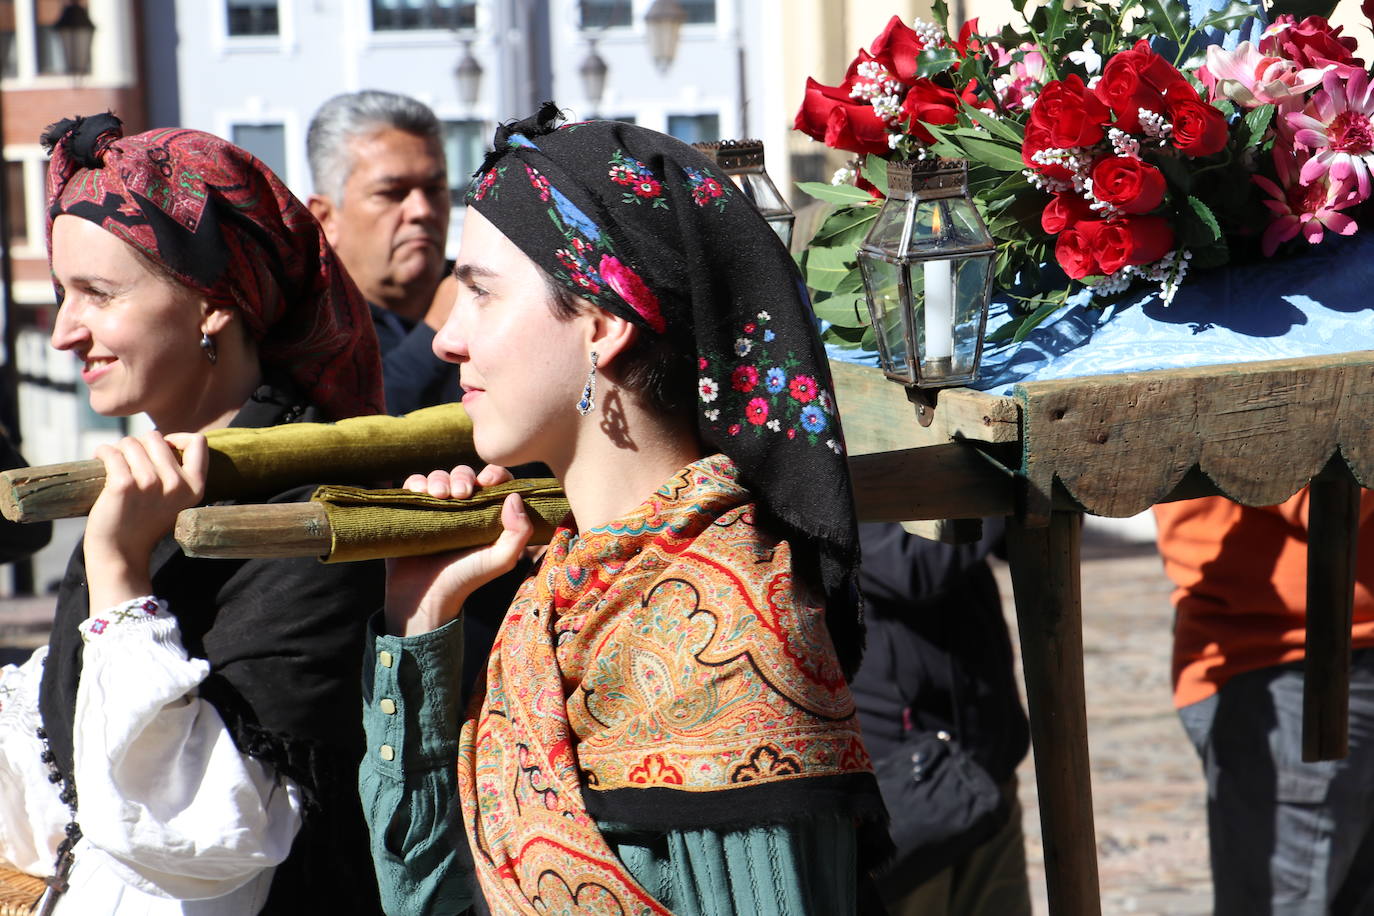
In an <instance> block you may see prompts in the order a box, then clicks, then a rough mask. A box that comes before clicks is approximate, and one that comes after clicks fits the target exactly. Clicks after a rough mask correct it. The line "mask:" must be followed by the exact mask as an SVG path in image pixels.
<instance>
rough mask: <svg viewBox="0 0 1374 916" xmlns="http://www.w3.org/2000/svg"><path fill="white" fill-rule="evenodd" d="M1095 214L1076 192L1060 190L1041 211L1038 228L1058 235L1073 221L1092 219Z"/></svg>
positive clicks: (1073, 222)
mask: <svg viewBox="0 0 1374 916" xmlns="http://www.w3.org/2000/svg"><path fill="white" fill-rule="evenodd" d="M1096 215H1097V214H1096V213H1094V212H1093V210H1092V207H1090V206H1088V202H1087V201H1086V200H1084V199H1083V198H1081V197H1079V196H1078V195H1077V194H1073V193H1066V192H1064V191H1060V192H1059V193H1057V194H1055V195H1054V199H1053V200H1051V201H1050V202H1049V203H1047V204H1046V205H1045V209H1044V211H1042V212H1041V214H1040V228H1042V229H1044V230H1045V231H1046V232H1048V233H1049V234H1050V235H1058V234H1059V233H1061V232H1063V231H1064V230H1065V229H1068V228H1069V227H1070V226H1073V225H1074V224H1075V223H1079V222H1082V221H1083V220H1085V219H1092V218H1093V217H1095V216H1096Z"/></svg>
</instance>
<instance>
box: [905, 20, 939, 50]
mask: <svg viewBox="0 0 1374 916" xmlns="http://www.w3.org/2000/svg"><path fill="white" fill-rule="evenodd" d="M911 30H912V31H913V32H915V33H916V37H917V38H919V39H921V43H922V44H924V45H925V46H926V47H927V48H933V47H935V46H936V45H938V44H940V42H942V41H944V40H945V30H944V29H943V28H941V27H940V26H939V25H937V24H935V23H933V22H926V21H925V20H924V19H913V20H912V21H911Z"/></svg>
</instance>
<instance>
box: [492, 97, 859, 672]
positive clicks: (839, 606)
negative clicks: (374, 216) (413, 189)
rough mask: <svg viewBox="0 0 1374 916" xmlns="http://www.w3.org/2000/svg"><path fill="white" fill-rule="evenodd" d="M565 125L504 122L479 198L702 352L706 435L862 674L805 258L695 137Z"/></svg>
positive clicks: (551, 112) (839, 447)
mask: <svg viewBox="0 0 1374 916" xmlns="http://www.w3.org/2000/svg"><path fill="white" fill-rule="evenodd" d="M559 120H561V115H560V113H559V111H558V107H557V106H556V105H554V104H553V103H552V102H546V103H544V105H543V107H541V108H540V110H539V112H538V114H536V115H534V116H533V117H530V118H527V119H525V120H524V121H517V122H512V123H509V124H505V125H502V126H501V127H498V128H497V130H496V139H495V144H494V146H495V148H494V149H493V150H492V151H491V152H490V153H489V154H488V155H487V159H486V161H485V162H484V163H483V164H482V167H481V168H480V169H478V171H477V173H476V174H475V175H474V176H473V184H472V187H471V189H470V190H469V191H468V195H467V199H468V204H469V205H470V206H472V207H475V208H476V209H477V210H478V211H479V212H481V214H482V215H483V216H484V217H486V218H487V219H488V220H490V221H491V222H492V223H493V224H494V225H495V226H496V228H497V229H499V230H501V232H502V233H503V234H504V235H505V236H506V237H507V238H508V239H510V240H511V241H512V242H513V243H514V244H515V245H516V246H517V247H518V248H520V250H521V251H523V252H524V253H525V254H526V255H528V256H529V257H530V259H531V260H533V261H534V262H535V263H536V264H538V265H539V266H540V267H541V268H543V269H544V270H545V271H546V272H548V274H549V275H550V276H552V277H554V278H555V279H556V280H557V281H558V282H560V283H562V284H563V285H565V286H566V287H567V288H568V289H570V290H572V291H573V292H574V293H576V294H577V295H579V296H581V297H583V298H585V299H587V300H588V301H590V302H592V303H594V304H596V305H598V306H600V307H601V308H604V309H606V310H607V311H609V312H612V313H614V314H616V315H620V316H621V317H623V318H625V319H627V320H629V321H632V322H634V323H635V324H636V325H638V326H639V327H641V328H644V329H645V330H647V331H649V332H651V333H654V334H666V335H669V336H670V338H671V339H673V340H680V341H682V346H683V347H684V348H688V349H689V352H691V353H693V354H695V356H696V358H697V364H698V366H699V368H700V378H699V380H698V399H697V426H698V429H699V431H700V434H701V438H702V440H703V441H704V442H705V443H706V444H707V445H708V446H709V447H710V448H711V449H713V450H715V451H720V452H724V453H725V454H726V455H728V456H729V457H730V458H731V459H732V460H733V461H734V462H735V464H736V466H737V467H738V468H739V470H740V477H741V480H742V482H743V483H744V484H745V486H747V487H748V488H749V489H750V491H751V492H753V493H754V494H755V495H756V496H757V497H758V498H759V502H760V504H761V506H762V508H763V509H764V510H766V511H767V513H769V515H770V516H771V519H770V520H771V521H773V522H774V523H775V524H776V525H778V526H780V527H781V529H782V530H781V531H780V532H778V533H779V534H781V535H783V536H785V537H787V539H788V540H789V541H790V542H791V544H792V547H793V550H794V551H796V552H797V556H798V563H797V567H798V569H801V570H803V571H806V573H807V574H808V575H810V574H811V570H816V571H818V575H815V576H814V579H815V583H814V584H815V585H817V586H818V587H820V588H821V589H822V590H823V591H824V593H825V597H826V600H827V622H828V624H829V627H830V631H831V637H832V639H833V640H834V642H835V648H836V650H837V652H838V653H839V658H840V661H841V663H842V664H843V666H844V668H845V671H846V672H847V673H852V672H853V670H854V668H856V667H857V665H858V659H859V654H860V650H861V647H862V623H861V620H860V616H859V612H858V599H857V592H856V591H855V588H854V584H853V583H854V573H855V569H856V567H857V565H858V536H857V533H856V529H855V521H854V502H853V495H852V493H851V489H850V482H849V467H848V464H847V462H846V459H845V450H844V437H843V435H842V434H841V431H840V418H839V414H838V413H837V411H836V409H835V400H834V395H833V393H832V391H833V388H832V384H831V380H830V370H829V366H828V363H827V362H826V357H825V351H824V349H823V348H822V346H821V343H820V338H819V336H818V335H817V333H816V325H815V318H814V316H813V314H812V312H811V306H810V300H809V298H808V296H807V293H806V286H805V285H804V283H803V282H802V279H801V275H800V273H799V272H798V270H797V268H796V265H795V264H794V263H793V261H792V258H791V256H790V255H789V254H788V252H787V249H786V248H785V247H784V246H783V244H782V242H781V241H780V240H779V239H778V236H777V235H776V234H775V233H774V232H773V230H772V229H771V228H770V227H769V225H768V223H767V222H765V221H764V219H763V217H762V216H760V215H759V212H758V211H757V210H756V209H755V207H754V205H753V204H752V203H751V202H750V201H749V200H748V199H747V198H746V197H745V196H744V195H743V193H741V192H739V191H738V190H737V189H736V188H735V185H734V184H733V183H732V182H731V181H730V179H729V178H728V177H727V176H726V175H725V174H724V173H723V172H721V171H720V170H719V169H718V168H717V167H716V165H715V163H714V162H712V161H711V160H710V159H709V158H707V157H706V156H705V155H703V154H702V153H700V152H699V151H697V150H695V149H693V148H692V147H691V146H688V145H687V144H686V143H683V142H681V141H680V140H676V139H674V138H672V137H668V136H665V135H664V134H660V133H658V132H656V131H652V130H648V129H646V128H643V127H637V126H635V125H633V124H625V123H622V122H619V121H587V122H583V123H577V124H567V125H564V126H562V127H558V126H556V125H557V122H558V121H559ZM574 396H575V392H574V393H572V394H570V403H571V400H572V399H573V398H574ZM570 409H571V408H570ZM812 560H814V562H810V561H812Z"/></svg>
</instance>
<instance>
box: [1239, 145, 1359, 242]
mask: <svg viewBox="0 0 1374 916" xmlns="http://www.w3.org/2000/svg"><path fill="white" fill-rule="evenodd" d="M1298 162H1299V160H1298V158H1297V154H1296V153H1295V152H1294V151H1293V150H1289V149H1283V148H1281V147H1280V146H1277V145H1276V146H1275V147H1274V169H1275V170H1276V171H1277V172H1278V176H1279V182H1280V183H1279V184H1275V183H1274V182H1272V181H1270V180H1269V179H1268V178H1265V177H1264V176H1263V175H1255V176H1254V180H1255V184H1257V185H1259V186H1260V187H1261V188H1262V189H1263V190H1264V191H1265V192H1266V193H1268V194H1269V195H1270V196H1271V197H1273V200H1266V201H1265V202H1264V205H1265V206H1266V207H1268V208H1269V209H1270V210H1271V211H1272V212H1273V214H1274V215H1273V217H1272V218H1271V219H1270V221H1269V225H1268V226H1267V227H1266V228H1265V230H1264V236H1263V238H1261V239H1260V248H1261V250H1263V252H1264V255H1265V257H1272V256H1273V254H1274V252H1275V251H1276V250H1278V247H1279V246H1280V245H1282V244H1283V243H1284V242H1286V241H1288V240H1289V239H1291V238H1293V237H1295V236H1296V235H1297V234H1298V233H1299V232H1301V233H1302V235H1303V238H1305V239H1307V241H1308V242H1309V243H1310V244H1313V245H1315V244H1317V243H1318V242H1320V241H1321V240H1322V238H1323V236H1324V235H1325V230H1327V229H1330V230H1331V231H1332V232H1335V233H1338V234H1340V235H1352V234H1354V232H1355V230H1356V229H1358V228H1359V227H1358V226H1357V225H1356V224H1355V221H1354V220H1353V219H1351V218H1350V217H1348V216H1346V215H1345V214H1344V213H1340V212H1338V211H1340V210H1344V209H1345V208H1346V207H1349V206H1351V205H1353V204H1355V203H1356V202H1357V200H1356V198H1355V197H1354V196H1353V195H1352V194H1351V193H1350V185H1349V183H1348V182H1339V181H1332V180H1331V179H1330V176H1329V175H1323V176H1321V177H1320V178H1318V179H1317V180H1316V181H1314V182H1312V183H1311V184H1307V185H1303V184H1300V183H1299V182H1298V181H1297V180H1296V178H1297V173H1298V168H1297V165H1298Z"/></svg>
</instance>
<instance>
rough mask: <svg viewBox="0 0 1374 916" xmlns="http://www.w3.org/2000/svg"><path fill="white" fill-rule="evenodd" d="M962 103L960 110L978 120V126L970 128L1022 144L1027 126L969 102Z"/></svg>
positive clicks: (1018, 144)
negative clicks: (996, 115)
mask: <svg viewBox="0 0 1374 916" xmlns="http://www.w3.org/2000/svg"><path fill="white" fill-rule="evenodd" d="M961 105H962V107H961V109H960V110H961V111H963V113H964V114H966V115H968V116H969V117H970V118H975V119H977V121H978V126H977V127H976V128H967V129H968V130H974V131H983V132H986V133H989V134H992V135H993V136H994V137H1000V138H1001V139H1003V140H1007V141H1010V142H1012V143H1015V144H1016V145H1017V146H1020V145H1021V142H1022V140H1023V139H1024V138H1025V128H1024V127H1022V126H1021V125H1020V124H1017V123H1016V122H1015V121H1007V120H1003V119H1002V118H998V117H995V116H994V115H993V114H992V113H990V112H986V111H984V110H983V109H981V108H974V107H973V106H972V105H970V104H969V103H968V102H963V103H961Z"/></svg>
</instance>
